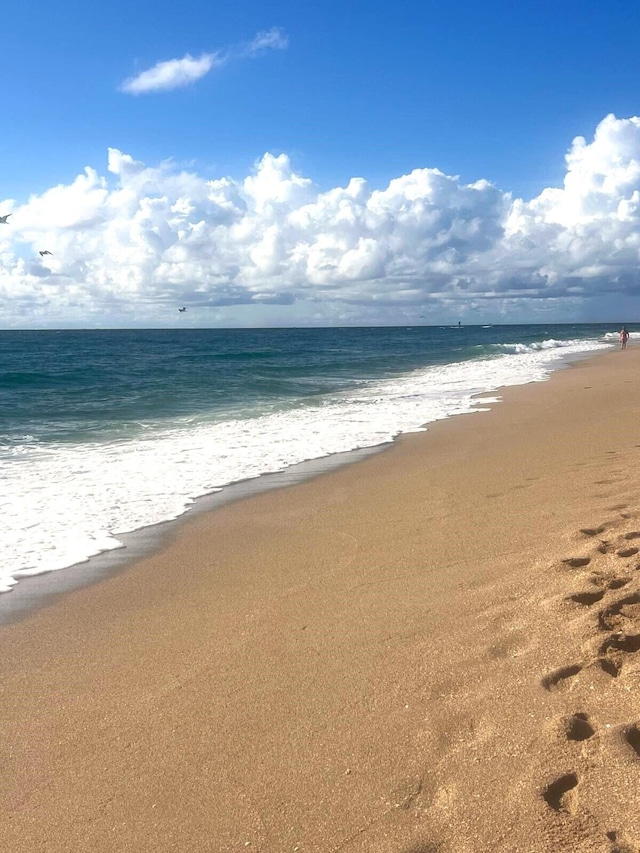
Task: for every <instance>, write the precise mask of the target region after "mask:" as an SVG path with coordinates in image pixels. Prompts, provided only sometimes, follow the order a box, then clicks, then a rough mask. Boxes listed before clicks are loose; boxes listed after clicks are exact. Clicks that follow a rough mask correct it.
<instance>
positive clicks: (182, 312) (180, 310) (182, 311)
mask: <svg viewBox="0 0 640 853" xmlns="http://www.w3.org/2000/svg"><path fill="white" fill-rule="evenodd" d="M186 310H187V309H186V308H178V311H179V312H180V313H181V314H184V312H185V311H186Z"/></svg>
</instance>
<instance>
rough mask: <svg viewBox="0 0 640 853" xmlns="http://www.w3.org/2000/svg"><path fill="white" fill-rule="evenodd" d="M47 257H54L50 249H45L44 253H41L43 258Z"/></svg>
mask: <svg viewBox="0 0 640 853" xmlns="http://www.w3.org/2000/svg"><path fill="white" fill-rule="evenodd" d="M45 255H53V252H50V251H49V250H48V249H45V250H44V252H40V257H41V258H43V257H44V256H45Z"/></svg>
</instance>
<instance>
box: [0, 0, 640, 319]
mask: <svg viewBox="0 0 640 853" xmlns="http://www.w3.org/2000/svg"><path fill="white" fill-rule="evenodd" d="M639 31H640V4H638V3H636V2H633V0H608V2H599V0H598V2H594V0H581V2H578V0H563V2H562V3H558V2H557V0H554V2H551V0H536V2H530V0H521V2H519V3H514V2H513V0H511V2H505V0H486V2H482V0H449V2H447V3H443V2H442V1H441V0H438V2H431V0H420V2H418V0H401V2H396V3H393V4H392V3H388V2H376V0H366V2H365V0H339V2H338V0H323V2H322V3H315V4H313V3H308V4H303V3H300V2H293V0H273V2H264V0H261V2H258V0H234V2H233V3H230V4H218V3H213V2H211V0H183V2H182V3H180V4H177V3H175V2H168V0H153V2H151V0H127V2H124V0H111V2H110V3H109V4H99V3H90V2H88V0H85V2H81V0H58V2H57V3H56V4H52V3H50V2H45V0H38V2H34V0H22V2H20V3H12V4H11V3H10V4H6V5H5V8H3V13H2V26H1V27H0V49H1V55H2V57H3V65H4V69H5V71H4V74H3V75H2V78H1V79H0V110H1V111H2V115H3V117H4V121H3V128H4V132H3V133H2V134H1V135H0V329H2V328H5V329H21V328H112V327H116V328H118V327H126V328H136V327H176V326H185V327H190V326H193V327H216V326H222V327H236V326H314V325H321V326H324V325H404V324H408V323H409V324H417V323H426V324H429V323H435V324H437V323H448V322H457V321H462V322H463V323H465V324H470V323H487V322H491V323H509V322H515V323H521V322H525V323H526V322H543V323H550V322H620V323H622V322H626V323H633V322H640V118H638V116H640V51H639V50H638V46H637V33H638V32H639ZM3 216H7V220H6V221H5V222H2V221H1V217H3ZM42 253H45V254H42ZM183 307H184V308H186V309H187V310H186V311H182V312H179V311H178V309H179V308H183Z"/></svg>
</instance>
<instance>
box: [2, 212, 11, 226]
mask: <svg viewBox="0 0 640 853" xmlns="http://www.w3.org/2000/svg"><path fill="white" fill-rule="evenodd" d="M10 216H13V213H5V215H4V216H0V225H8V224H9V223H8V222H7V219H8V218H9V217H10Z"/></svg>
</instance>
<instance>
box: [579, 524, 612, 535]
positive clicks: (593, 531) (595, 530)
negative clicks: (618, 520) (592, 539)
mask: <svg viewBox="0 0 640 853" xmlns="http://www.w3.org/2000/svg"><path fill="white" fill-rule="evenodd" d="M606 529H607V525H605V524H599V525H598V526H597V527H581V528H580V533H583V534H584V535H585V536H600V534H601V533H604V531H605V530H606Z"/></svg>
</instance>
